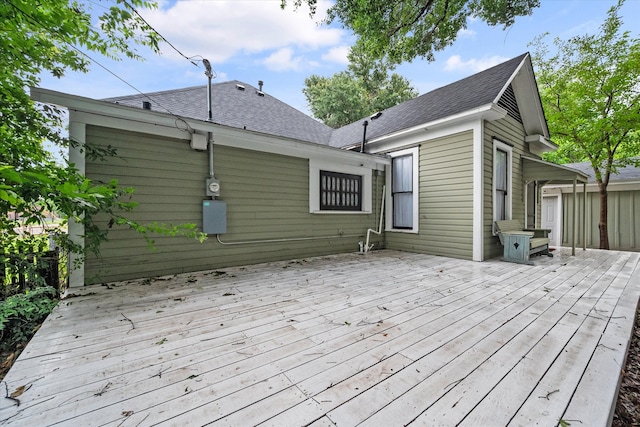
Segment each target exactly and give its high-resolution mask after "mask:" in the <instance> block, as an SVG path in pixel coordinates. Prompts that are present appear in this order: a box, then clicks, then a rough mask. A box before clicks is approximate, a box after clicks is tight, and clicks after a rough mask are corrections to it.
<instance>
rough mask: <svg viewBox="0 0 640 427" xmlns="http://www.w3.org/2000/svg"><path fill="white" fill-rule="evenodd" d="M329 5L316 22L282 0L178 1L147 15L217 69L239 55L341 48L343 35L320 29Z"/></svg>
mask: <svg viewBox="0 0 640 427" xmlns="http://www.w3.org/2000/svg"><path fill="white" fill-rule="evenodd" d="M329 5H330V3H328V2H326V1H321V2H319V5H318V11H317V14H316V16H315V18H314V19H311V18H310V17H309V13H308V9H306V8H305V7H300V8H299V9H298V10H297V11H294V9H293V7H292V6H291V5H290V6H288V7H287V8H286V9H285V10H282V9H280V0H260V1H250V0H219V1H199V0H192V1H177V2H176V3H174V4H169V3H164V4H161V5H160V8H159V9H158V10H154V11H144V12H143V16H144V17H145V19H146V20H147V21H148V22H149V23H150V24H151V25H152V26H153V27H154V28H155V29H156V30H157V31H158V32H160V34H162V35H163V36H164V37H166V38H167V39H168V40H169V41H171V43H172V44H173V45H174V46H176V47H177V48H178V49H179V50H180V51H181V52H183V53H184V54H185V55H187V56H191V55H201V56H203V57H206V58H207V59H209V60H210V61H211V62H212V64H213V65H214V66H215V65H220V64H222V63H224V62H225V61H227V60H229V59H230V58H232V57H233V56H235V55H240V54H255V53H261V52H267V51H273V50H274V49H283V48H286V47H289V48H296V50H298V49H301V50H307V51H313V50H317V49H321V48H326V47H333V46H337V45H339V44H340V42H341V39H342V38H343V36H345V34H346V33H345V31H344V30H341V29H338V28H329V27H323V26H320V25H318V24H317V22H318V21H319V20H321V19H322V18H324V17H325V14H326V9H327V8H328V7H329ZM162 49H163V52H164V55H165V56H166V57H169V58H176V57H178V55H177V54H176V53H175V52H174V51H173V50H172V49H171V48H170V47H168V46H166V45H163V48H162Z"/></svg>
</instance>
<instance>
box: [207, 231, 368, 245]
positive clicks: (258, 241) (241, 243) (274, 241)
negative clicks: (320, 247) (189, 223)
mask: <svg viewBox="0 0 640 427" xmlns="http://www.w3.org/2000/svg"><path fill="white" fill-rule="evenodd" d="M342 237H361V236H360V235H359V234H343V235H337V236H322V237H289V238H282V239H265V240H242V241H238V242H223V241H222V240H220V235H219V234H216V239H217V240H218V243H220V244H221V245H225V246H231V245H249V244H256V243H279V242H297V241H303V240H322V239H339V238H342Z"/></svg>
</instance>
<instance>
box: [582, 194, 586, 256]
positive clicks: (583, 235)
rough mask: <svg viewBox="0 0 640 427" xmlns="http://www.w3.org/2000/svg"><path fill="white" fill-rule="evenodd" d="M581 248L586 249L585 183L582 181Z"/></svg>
mask: <svg viewBox="0 0 640 427" xmlns="http://www.w3.org/2000/svg"><path fill="white" fill-rule="evenodd" d="M582 250H583V251H586V250H587V183H586V182H583V183H582Z"/></svg>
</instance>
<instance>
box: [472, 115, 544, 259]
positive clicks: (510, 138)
mask: <svg viewBox="0 0 640 427" xmlns="http://www.w3.org/2000/svg"><path fill="white" fill-rule="evenodd" d="M484 130H485V131H484V198H483V203H484V221H483V234H484V259H490V258H495V257H497V256H500V255H502V252H503V249H502V245H500V241H499V239H498V237H497V236H494V235H493V140H494V138H496V139H498V140H500V141H501V142H504V143H506V144H508V145H511V146H513V151H512V182H511V191H512V195H511V202H512V211H511V218H512V219H519V220H521V221H522V223H523V224H524V222H525V190H524V186H525V185H524V180H523V175H522V159H521V156H522V155H526V156H528V157H537V156H534V155H533V154H531V152H530V151H529V148H528V145H527V143H526V142H525V140H524V139H525V131H524V127H523V126H522V124H521V123H519V122H518V121H516V120H515V119H513V118H512V117H510V116H508V117H506V118H504V119H500V120H496V121H494V122H485V125H484Z"/></svg>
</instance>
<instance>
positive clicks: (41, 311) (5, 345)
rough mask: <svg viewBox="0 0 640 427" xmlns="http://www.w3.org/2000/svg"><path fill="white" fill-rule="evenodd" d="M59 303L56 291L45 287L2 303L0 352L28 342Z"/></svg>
mask: <svg viewBox="0 0 640 427" xmlns="http://www.w3.org/2000/svg"><path fill="white" fill-rule="evenodd" d="M57 303H58V300H57V298H56V289H55V288H53V287H51V286H43V287H39V288H36V289H33V290H28V291H26V292H25V293H23V294H17V295H12V296H10V297H8V298H6V299H5V300H4V301H0V351H10V350H12V349H14V348H15V346H16V345H17V344H19V343H21V342H27V341H29V339H31V337H32V336H33V335H34V334H35V333H36V331H37V330H38V328H39V326H40V324H41V323H42V321H43V320H44V319H45V318H46V317H47V315H49V313H51V311H52V310H53V308H54V307H55V306H56V304H57Z"/></svg>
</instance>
